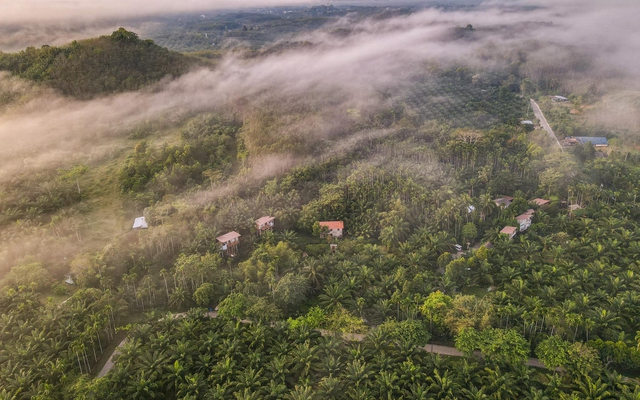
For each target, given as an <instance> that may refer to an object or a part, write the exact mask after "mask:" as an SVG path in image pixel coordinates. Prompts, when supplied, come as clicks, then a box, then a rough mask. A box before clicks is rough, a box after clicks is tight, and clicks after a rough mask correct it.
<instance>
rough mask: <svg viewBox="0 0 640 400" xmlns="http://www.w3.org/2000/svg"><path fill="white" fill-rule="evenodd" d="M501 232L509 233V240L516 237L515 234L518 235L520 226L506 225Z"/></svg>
mask: <svg viewBox="0 0 640 400" xmlns="http://www.w3.org/2000/svg"><path fill="white" fill-rule="evenodd" d="M500 233H501V234H503V235H508V236H509V240H511V239H513V238H514V236H516V233H518V228H516V227H515V226H505V227H504V228H502V230H501V231H500Z"/></svg>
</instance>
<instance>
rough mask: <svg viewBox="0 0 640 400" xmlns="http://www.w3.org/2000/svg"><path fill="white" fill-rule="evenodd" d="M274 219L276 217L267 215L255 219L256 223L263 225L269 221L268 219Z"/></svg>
mask: <svg viewBox="0 0 640 400" xmlns="http://www.w3.org/2000/svg"><path fill="white" fill-rule="evenodd" d="M275 219H276V217H269V216H267V217H262V218H258V219H257V220H256V224H258V225H264V224H266V223H267V222H269V221H273V220H275Z"/></svg>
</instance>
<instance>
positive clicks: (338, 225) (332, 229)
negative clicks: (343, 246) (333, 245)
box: [318, 221, 344, 238]
mask: <svg viewBox="0 0 640 400" xmlns="http://www.w3.org/2000/svg"><path fill="white" fill-rule="evenodd" d="M318 224H319V225H320V227H326V228H327V229H328V230H329V235H331V236H333V237H334V238H341V237H342V231H343V230H344V222H342V221H321V222H318Z"/></svg>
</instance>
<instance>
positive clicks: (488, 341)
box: [456, 328, 529, 364]
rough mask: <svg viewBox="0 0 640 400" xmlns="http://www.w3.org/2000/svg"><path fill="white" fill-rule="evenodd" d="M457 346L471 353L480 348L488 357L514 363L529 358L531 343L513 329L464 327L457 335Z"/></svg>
mask: <svg viewBox="0 0 640 400" xmlns="http://www.w3.org/2000/svg"><path fill="white" fill-rule="evenodd" d="M456 348H457V349H458V350H460V351H462V352H463V353H465V354H469V355H470V354H472V353H473V351H474V350H480V352H481V353H482V355H483V356H484V357H486V358H488V359H491V360H494V361H504V362H509V363H513V364H518V363H524V362H525V361H526V360H527V359H528V358H529V343H528V342H527V340H526V339H525V338H524V337H523V336H522V335H521V334H519V333H518V332H516V331H515V330H513V329H510V330H503V329H497V328H489V329H485V330H482V331H478V330H476V329H474V328H463V329H462V330H461V331H460V333H459V334H458V336H456Z"/></svg>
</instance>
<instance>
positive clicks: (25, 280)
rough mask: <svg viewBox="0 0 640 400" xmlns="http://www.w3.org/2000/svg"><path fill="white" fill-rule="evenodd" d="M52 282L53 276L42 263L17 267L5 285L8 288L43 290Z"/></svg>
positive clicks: (11, 272) (12, 270) (7, 277)
mask: <svg viewBox="0 0 640 400" xmlns="http://www.w3.org/2000/svg"><path fill="white" fill-rule="evenodd" d="M50 281H51V274H49V271H48V270H47V269H46V268H45V267H44V266H43V265H42V264H40V263H38V262H34V263H27V264H21V265H16V266H14V267H13V268H11V271H10V272H9V274H8V275H7V276H6V277H5V279H4V282H3V283H4V284H5V285H8V286H13V287H18V286H25V287H33V289H34V290H36V291H39V290H42V289H43V288H44V287H45V286H46V285H47V284H48V283H49V282H50Z"/></svg>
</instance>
